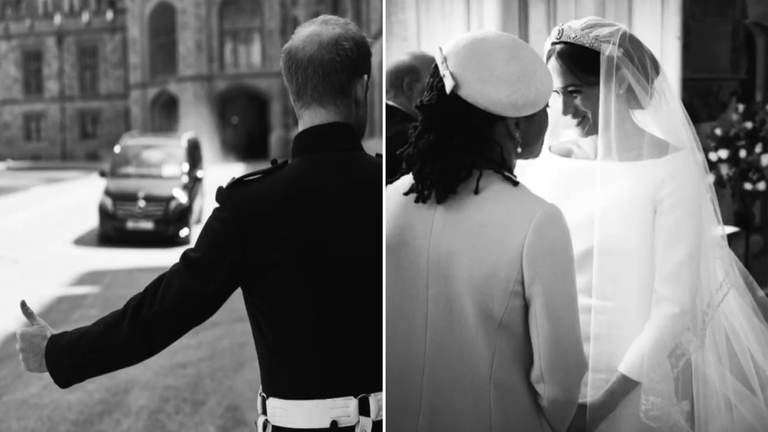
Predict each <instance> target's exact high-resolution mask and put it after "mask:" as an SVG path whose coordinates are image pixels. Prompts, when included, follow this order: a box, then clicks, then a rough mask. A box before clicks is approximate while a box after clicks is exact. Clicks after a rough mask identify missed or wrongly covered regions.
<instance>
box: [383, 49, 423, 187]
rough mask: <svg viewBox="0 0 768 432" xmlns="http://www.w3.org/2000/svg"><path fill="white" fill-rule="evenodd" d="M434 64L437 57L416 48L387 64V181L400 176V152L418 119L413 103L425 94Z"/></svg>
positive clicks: (401, 164) (389, 181) (401, 162)
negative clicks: (398, 153) (398, 154)
mask: <svg viewBox="0 0 768 432" xmlns="http://www.w3.org/2000/svg"><path fill="white" fill-rule="evenodd" d="M434 64H435V59H434V57H432V56H431V55H429V54H427V53H425V52H421V51H415V52H410V53H408V54H406V55H405V56H404V57H403V58H401V59H399V60H397V61H395V62H393V63H392V64H391V65H389V66H388V67H387V73H386V77H387V106H386V109H387V124H386V129H387V141H386V142H387V147H386V148H387V161H386V170H385V173H386V176H387V184H389V183H392V182H393V181H394V180H396V179H397V175H398V174H399V173H400V170H401V169H402V167H403V161H402V160H401V159H400V158H399V157H398V156H397V152H398V151H400V149H402V148H403V147H405V146H406V145H407V144H408V139H409V132H410V130H411V125H413V124H414V123H416V122H418V121H419V120H418V119H419V112H418V111H416V108H414V106H415V105H416V103H417V102H418V101H419V99H421V97H422V96H424V87H425V86H426V85H427V79H428V78H429V74H430V72H432V66H433V65H434Z"/></svg>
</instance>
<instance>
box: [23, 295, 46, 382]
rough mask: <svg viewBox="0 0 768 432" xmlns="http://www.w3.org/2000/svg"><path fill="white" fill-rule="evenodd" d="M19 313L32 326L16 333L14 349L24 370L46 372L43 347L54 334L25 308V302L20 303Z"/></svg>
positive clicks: (35, 315) (33, 313)
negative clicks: (16, 341)
mask: <svg viewBox="0 0 768 432" xmlns="http://www.w3.org/2000/svg"><path fill="white" fill-rule="evenodd" d="M21 313H22V314H24V317H25V318H26V319H27V321H29V323H30V324H32V327H29V328H22V329H19V330H17V331H16V339H18V341H19V342H18V343H17V344H16V349H17V350H18V351H19V358H20V359H21V363H22V364H23V365H24V369H26V370H27V371H29V372H38V373H44V372H48V367H47V366H46V365H45V345H46V344H47V343H48V339H49V338H50V337H51V335H53V334H55V333H56V332H55V331H54V330H53V329H52V328H51V327H50V326H49V325H48V324H47V323H46V322H45V321H43V320H42V319H40V317H38V316H37V314H35V312H34V311H33V310H32V309H31V308H30V307H29V306H27V302H26V301H24V300H22V301H21Z"/></svg>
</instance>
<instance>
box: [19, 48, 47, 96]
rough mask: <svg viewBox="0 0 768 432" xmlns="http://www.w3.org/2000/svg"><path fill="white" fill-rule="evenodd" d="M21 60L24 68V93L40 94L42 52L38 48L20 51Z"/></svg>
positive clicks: (41, 86)
mask: <svg viewBox="0 0 768 432" xmlns="http://www.w3.org/2000/svg"><path fill="white" fill-rule="evenodd" d="M21 62H22V69H23V70H24V94H25V95H26V96H42V94H43V52H42V51H41V50H39V49H34V50H25V51H22V58H21Z"/></svg>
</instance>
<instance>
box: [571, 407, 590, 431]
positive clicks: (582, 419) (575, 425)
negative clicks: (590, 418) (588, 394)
mask: <svg viewBox="0 0 768 432" xmlns="http://www.w3.org/2000/svg"><path fill="white" fill-rule="evenodd" d="M588 430H589V429H588V428H587V404H586V403H584V402H579V405H577V406H576V414H574V415H573V420H571V424H570V425H568V429H566V432H586V431H588Z"/></svg>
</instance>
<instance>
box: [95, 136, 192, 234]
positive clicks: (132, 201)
mask: <svg viewBox="0 0 768 432" xmlns="http://www.w3.org/2000/svg"><path fill="white" fill-rule="evenodd" d="M100 175H101V176H102V177H104V178H106V180H107V185H106V188H105V189H104V195H103V196H102V197H101V202H100V203H99V230H98V233H99V234H98V236H99V242H101V243H107V242H111V241H114V240H118V239H124V238H136V239H142V238H147V239H148V238H157V239H167V240H170V241H173V242H175V243H180V244H189V242H190V234H191V229H192V225H193V224H194V223H199V222H200V221H201V219H202V215H203V157H202V152H201V148H200V141H199V139H198V138H197V137H196V136H195V135H194V134H193V133H191V132H187V133H184V134H167V135H164V134H143V133H141V132H135V131H134V132H128V133H126V134H124V135H123V136H122V137H121V138H120V141H119V142H118V143H117V145H115V148H114V155H112V158H111V160H110V163H109V168H108V169H107V170H106V171H104V170H102V171H101V172H100Z"/></svg>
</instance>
